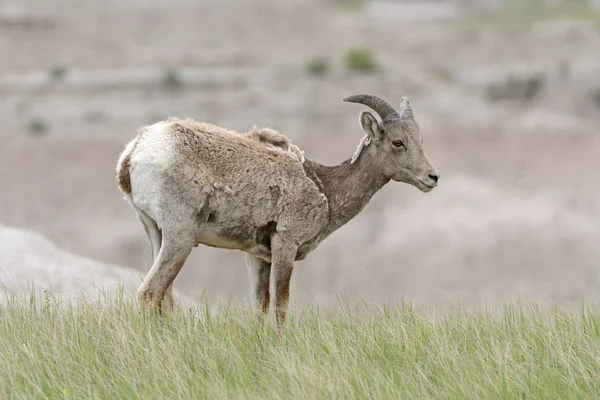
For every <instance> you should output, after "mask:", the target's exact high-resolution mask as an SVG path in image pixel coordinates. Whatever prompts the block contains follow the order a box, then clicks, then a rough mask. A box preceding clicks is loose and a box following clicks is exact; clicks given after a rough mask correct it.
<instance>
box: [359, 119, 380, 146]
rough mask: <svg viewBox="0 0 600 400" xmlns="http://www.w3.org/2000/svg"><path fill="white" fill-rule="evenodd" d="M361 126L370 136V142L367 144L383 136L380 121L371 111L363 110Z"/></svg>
mask: <svg viewBox="0 0 600 400" xmlns="http://www.w3.org/2000/svg"><path fill="white" fill-rule="evenodd" d="M360 126H361V127H362V129H363V131H365V133H366V134H367V136H368V137H369V140H368V143H365V145H367V146H368V145H369V143H370V142H371V140H373V139H378V138H379V137H380V136H381V134H380V130H381V127H380V125H379V122H378V121H377V118H375V116H374V115H373V114H371V113H370V112H369V111H363V112H361V113H360Z"/></svg>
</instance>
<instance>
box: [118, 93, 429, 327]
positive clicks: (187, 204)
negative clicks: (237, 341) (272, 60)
mask: <svg viewBox="0 0 600 400" xmlns="http://www.w3.org/2000/svg"><path fill="white" fill-rule="evenodd" d="M407 111H410V105H409V104H408V101H406V100H405V99H403V108H402V112H401V113H400V114H399V116H400V117H399V119H398V120H397V121H395V122H394V121H391V122H390V121H386V122H385V123H380V122H378V120H377V119H376V118H375V117H374V116H373V115H372V114H371V113H370V112H368V111H364V112H363V113H361V117H360V123H361V126H362V128H363V130H364V132H365V134H366V135H367V137H368V140H366V139H363V140H362V141H361V143H360V146H359V149H358V150H359V151H357V152H356V153H355V156H354V157H353V159H352V162H350V161H346V162H344V163H343V164H341V165H339V166H335V167H327V166H323V165H320V164H318V163H315V162H313V161H311V160H308V159H306V160H305V159H304V157H303V154H302V152H301V151H300V149H299V148H297V147H296V146H294V145H293V144H292V143H291V142H290V141H289V139H288V138H287V137H285V136H284V135H282V134H280V133H278V132H276V131H274V130H271V129H268V128H263V129H258V128H256V127H255V128H254V129H252V130H251V131H250V132H247V133H244V134H240V133H237V132H233V131H229V130H227V129H224V128H220V127H218V126H215V125H212V124H207V123H198V122H195V121H193V120H191V119H177V118H171V119H168V120H166V121H162V122H159V123H156V124H154V125H151V126H148V127H145V128H144V129H143V130H142V131H140V133H139V134H138V135H137V137H136V138H135V139H134V140H133V141H132V142H130V143H129V144H128V145H127V147H126V148H125V150H124V151H123V153H122V154H121V157H120V159H119V163H118V166H117V175H118V180H119V185H120V187H121V190H122V191H123V192H124V193H125V195H126V198H127V199H128V200H129V202H130V203H131V204H132V206H133V208H134V209H135V210H136V212H137V214H138V217H139V219H140V221H141V222H142V223H143V225H144V228H145V230H146V233H147V234H148V238H149V240H150V244H151V247H152V253H153V257H154V264H153V266H152V268H151V269H150V271H149V272H148V275H147V276H146V278H145V279H144V282H143V283H142V285H141V287H140V288H139V291H138V296H139V297H140V299H141V301H142V302H143V303H145V304H151V305H155V306H161V304H162V303H163V298H166V302H167V303H170V302H171V301H172V300H171V295H170V287H171V284H172V282H173V280H174V279H175V277H176V276H177V273H178V272H179V270H180V269H181V267H182V266H183V264H184V263H185V260H186V258H187V256H188V255H189V253H190V251H191V250H192V248H193V247H194V246H196V245H198V244H204V245H207V246H213V247H219V248H226V249H236V250H241V251H244V252H246V253H247V254H248V268H249V270H250V279H251V285H252V297H253V300H254V302H255V304H256V307H257V308H259V309H261V310H263V311H265V312H266V311H268V309H269V304H270V302H271V297H272V301H273V302H274V306H275V310H276V315H277V320H278V321H280V322H281V321H283V319H284V318H285V313H286V310H287V302H288V298H289V285H290V279H291V275H292V270H293V266H294V261H296V260H302V259H304V258H305V257H306V256H307V255H308V253H310V251H312V250H313V249H314V248H316V247H317V246H318V244H319V243H320V242H322V241H323V240H324V239H325V238H326V237H327V236H329V235H330V234H331V233H332V232H334V231H335V230H336V229H338V228H339V227H341V226H342V225H344V224H345V223H346V222H348V221H349V220H350V219H352V218H353V217H354V216H355V215H356V214H358V213H359V212H360V211H361V210H362V209H363V207H364V206H365V205H366V204H367V202H368V201H369V200H370V198H371V197H372V196H373V195H374V194H375V193H376V192H377V191H378V190H379V189H380V188H381V187H383V186H384V185H385V184H386V183H387V182H388V181H389V180H396V181H402V182H407V183H410V184H413V185H414V186H416V187H418V188H419V189H421V190H422V191H424V192H428V191H430V190H431V189H432V188H433V187H434V186H436V185H437V172H436V171H435V169H434V168H433V166H432V165H431V163H430V162H429V160H428V159H427V157H426V156H425V153H424V152H423V148H422V145H421V137H420V133H419V130H418V126H417V125H416V122H414V119H413V117H412V112H410V113H408V112H407ZM400 141H401V142H402V143H403V146H402V147H398V146H396V145H392V143H396V144H398V143H399V142H400ZM271 281H273V283H274V285H273V287H274V290H273V292H271V291H270V290H269V287H270V282H271Z"/></svg>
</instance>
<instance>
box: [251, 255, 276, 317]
mask: <svg viewBox="0 0 600 400" xmlns="http://www.w3.org/2000/svg"><path fill="white" fill-rule="evenodd" d="M246 262H247V264H248V271H249V272H250V287H251V291H252V303H253V305H254V308H256V309H259V310H261V311H262V312H263V313H264V314H266V313H268V312H269V301H270V298H269V296H270V294H269V282H270V275H271V263H269V262H266V261H263V260H261V259H258V258H256V257H252V256H251V255H246Z"/></svg>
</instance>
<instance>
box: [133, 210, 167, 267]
mask: <svg viewBox="0 0 600 400" xmlns="http://www.w3.org/2000/svg"><path fill="white" fill-rule="evenodd" d="M135 210H136V211H137V215H138V219H139V220H140V221H141V222H142V225H144V230H145V231H146V235H148V241H149V242H150V249H151V250H152V262H154V260H156V257H158V252H159V251H160V246H161V242H162V232H161V231H160V229H159V228H158V225H157V224H156V221H154V220H153V219H152V218H151V217H150V216H149V215H148V214H146V213H145V212H144V211H142V210H140V209H139V208H137V207H136V208H135Z"/></svg>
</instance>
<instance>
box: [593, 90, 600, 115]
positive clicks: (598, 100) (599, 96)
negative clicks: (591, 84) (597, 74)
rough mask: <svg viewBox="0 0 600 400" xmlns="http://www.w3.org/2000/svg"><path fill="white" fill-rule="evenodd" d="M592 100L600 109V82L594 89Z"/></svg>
mask: <svg viewBox="0 0 600 400" xmlns="http://www.w3.org/2000/svg"><path fill="white" fill-rule="evenodd" d="M592 100H593V101H594V104H595V105H596V107H598V108H599V109H600V84H599V85H597V86H596V87H595V88H594V90H592Z"/></svg>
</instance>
